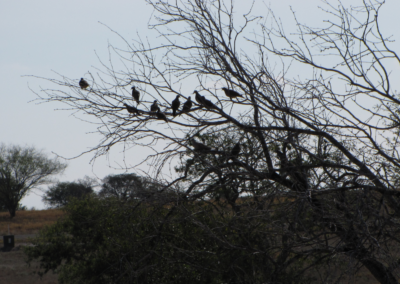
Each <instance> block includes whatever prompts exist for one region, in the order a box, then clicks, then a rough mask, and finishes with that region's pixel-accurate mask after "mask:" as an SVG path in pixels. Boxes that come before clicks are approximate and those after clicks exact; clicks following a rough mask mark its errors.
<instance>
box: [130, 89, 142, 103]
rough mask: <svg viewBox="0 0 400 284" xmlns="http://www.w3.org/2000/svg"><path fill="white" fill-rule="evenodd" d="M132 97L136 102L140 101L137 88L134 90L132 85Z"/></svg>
mask: <svg viewBox="0 0 400 284" xmlns="http://www.w3.org/2000/svg"><path fill="white" fill-rule="evenodd" d="M131 89H132V97H133V98H134V99H135V101H136V102H137V104H139V103H140V101H139V98H140V92H139V91H138V90H136V88H135V87H132V88H131Z"/></svg>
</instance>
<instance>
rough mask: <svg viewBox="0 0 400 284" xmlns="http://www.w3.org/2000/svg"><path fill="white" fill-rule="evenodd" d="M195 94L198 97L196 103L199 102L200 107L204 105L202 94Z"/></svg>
mask: <svg viewBox="0 0 400 284" xmlns="http://www.w3.org/2000/svg"><path fill="white" fill-rule="evenodd" d="M193 94H196V96H195V98H196V101H197V103H198V104H199V105H201V106H202V105H203V98H204V97H203V96H201V95H200V94H199V92H198V91H194V92H193Z"/></svg>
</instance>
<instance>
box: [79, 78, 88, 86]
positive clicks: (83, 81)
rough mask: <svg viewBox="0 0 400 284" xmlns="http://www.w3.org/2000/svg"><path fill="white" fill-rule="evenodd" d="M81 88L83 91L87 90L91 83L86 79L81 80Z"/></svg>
mask: <svg viewBox="0 0 400 284" xmlns="http://www.w3.org/2000/svg"><path fill="white" fill-rule="evenodd" d="M79 86H80V87H81V89H86V88H87V87H89V83H88V82H86V80H85V79H83V78H81V80H80V81H79Z"/></svg>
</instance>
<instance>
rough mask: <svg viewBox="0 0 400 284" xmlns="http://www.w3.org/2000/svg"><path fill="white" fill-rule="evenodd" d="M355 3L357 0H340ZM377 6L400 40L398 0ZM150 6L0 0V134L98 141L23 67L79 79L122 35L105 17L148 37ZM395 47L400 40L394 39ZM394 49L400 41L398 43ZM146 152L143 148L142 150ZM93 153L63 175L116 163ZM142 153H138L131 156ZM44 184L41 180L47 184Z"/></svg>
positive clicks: (46, 146) (311, 8) (52, 148)
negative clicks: (42, 97)
mask: <svg viewBox="0 0 400 284" xmlns="http://www.w3.org/2000/svg"><path fill="white" fill-rule="evenodd" d="M330 2H332V3H334V2H335V1H330ZM344 2H346V3H348V2H351V3H354V5H357V4H360V3H361V2H362V1H361V0H351V1H344ZM387 2H388V3H387V4H386V5H385V7H384V8H383V9H382V14H383V15H384V17H382V18H381V20H382V22H381V28H382V30H383V31H385V32H386V35H391V34H393V36H394V39H397V40H398V41H399V40H400V31H399V30H398V26H399V25H398V23H399V22H398V19H397V17H398V15H397V14H398V13H397V12H398V11H399V10H400V1H398V0H389V1H387ZM236 3H237V6H239V9H238V10H237V11H238V13H242V12H243V11H245V7H246V6H248V4H249V3H250V1H236ZM255 3H256V5H257V8H256V9H255V10H254V11H255V12H256V13H257V14H259V15H260V14H261V15H262V14H264V11H265V14H266V13H267V9H266V8H265V5H270V6H271V7H272V9H273V11H274V12H275V14H276V15H277V16H279V17H281V19H282V22H283V23H284V25H286V26H287V27H288V29H289V30H290V28H293V26H291V25H292V24H293V21H292V17H291V14H290V10H289V7H290V6H292V7H293V10H295V11H296V14H297V16H298V18H299V20H301V21H302V22H307V23H309V24H312V23H316V24H318V23H320V21H322V20H323V19H324V17H325V15H324V14H322V13H320V12H319V10H318V8H317V7H318V6H319V5H322V2H321V1H319V0H303V1H299V0H281V1H271V4H269V2H268V1H265V2H263V1H261V0H256V2H255ZM151 15H152V9H151V7H150V6H149V5H147V4H146V3H145V1H142V0H134V1H133V0H131V1H128V0H113V1H105V0H96V1H94V0H79V1H77V0H68V1H65V0H60V1H53V0H35V1H31V0H20V1H2V2H1V4H0V26H1V27H2V28H1V29H0V38H1V45H0V46H1V49H0V78H1V81H0V82H1V86H2V93H1V98H2V100H1V101H2V103H1V105H0V133H1V139H0V142H4V143H7V144H8V143H10V144H19V145H30V146H35V147H37V148H39V149H43V150H44V151H45V152H47V153H51V152H54V153H56V154H58V155H60V156H63V157H67V158H71V157H74V156H77V155H79V154H80V153H82V152H84V151H86V150H88V149H90V147H92V146H95V145H96V144H97V143H98V141H99V140H100V137H99V136H98V135H97V134H89V133H90V132H93V131H95V126H94V125H91V124H88V123H84V122H82V121H80V120H77V119H76V118H74V117H73V116H71V111H55V109H57V108H63V107H65V106H64V105H62V104H40V105H38V104H36V103H35V102H30V103H29V101H32V100H34V99H35V98H36V96H35V94H34V93H32V92H31V91H30V89H29V87H30V88H32V89H33V90H34V91H39V90H40V88H41V87H43V88H52V87H55V86H52V85H51V84H50V83H49V82H47V81H43V80H39V79H36V78H32V77H22V76H23V75H35V76H40V77H47V78H55V77H57V75H56V74H55V73H54V72H57V73H60V74H62V75H65V76H67V77H69V78H76V79H79V78H80V77H84V76H85V73H87V72H88V71H90V72H95V69H94V67H100V64H99V62H98V59H97V57H96V54H95V51H96V52H97V54H98V55H99V56H100V57H101V58H104V59H107V56H108V50H107V46H108V44H109V43H111V44H113V45H114V46H118V45H119V44H120V46H121V47H124V46H123V45H122V43H121V41H120V40H119V39H118V37H117V36H115V34H113V33H112V32H111V31H110V30H109V29H107V28H106V27H105V26H103V25H101V24H100V23H99V22H102V23H104V24H106V25H107V26H109V27H110V28H112V29H113V30H115V31H117V32H118V33H120V34H121V35H123V36H124V37H125V38H126V39H127V40H132V39H134V38H135V37H136V36H137V35H136V33H139V34H140V35H141V36H142V37H146V36H147V37H149V40H150V41H151V40H152V37H153V36H154V33H152V32H149V31H148V29H147V23H148V21H149V19H150V17H151ZM395 46H396V47H398V46H399V45H398V43H397V44H396V45H395ZM395 50H399V49H395ZM142 155H145V153H142ZM91 158H92V155H91V154H86V155H84V156H82V157H79V158H76V159H73V160H70V161H68V164H69V166H68V168H67V170H66V171H65V173H64V174H63V175H62V176H58V177H56V178H57V179H59V180H62V181H73V180H76V179H79V178H83V177H84V176H85V175H87V176H91V177H97V178H103V177H104V176H106V175H107V174H110V173H121V171H118V170H115V169H114V168H115V167H118V163H121V159H122V156H121V154H120V153H118V151H115V153H112V155H110V156H109V157H108V158H106V157H104V158H101V159H98V160H96V162H95V163H94V164H93V165H92V164H90V163H89V162H90V159H91ZM132 158H133V159H141V157H140V156H135V157H132ZM45 188H46V187H45ZM40 194H41V192H40V191H35V192H34V193H32V194H30V195H28V196H27V197H25V198H24V199H23V201H22V204H24V205H27V206H28V207H32V206H35V207H36V208H44V205H43V204H42V202H41V196H40Z"/></svg>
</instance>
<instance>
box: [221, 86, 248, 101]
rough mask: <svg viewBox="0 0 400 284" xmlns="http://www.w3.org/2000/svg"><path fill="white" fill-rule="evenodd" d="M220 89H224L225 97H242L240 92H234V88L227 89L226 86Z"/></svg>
mask: <svg viewBox="0 0 400 284" xmlns="http://www.w3.org/2000/svg"><path fill="white" fill-rule="evenodd" d="M222 90H224V92H225V95H226V96H227V97H229V98H230V99H233V98H237V97H242V98H243V96H242V95H241V94H239V93H238V92H236V91H234V90H229V89H228V88H222Z"/></svg>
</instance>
